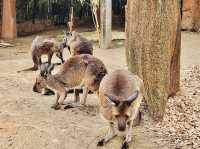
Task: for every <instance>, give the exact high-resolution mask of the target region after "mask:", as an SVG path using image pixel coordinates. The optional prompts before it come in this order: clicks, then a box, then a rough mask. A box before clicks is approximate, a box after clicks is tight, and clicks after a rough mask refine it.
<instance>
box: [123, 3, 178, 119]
mask: <svg viewBox="0 0 200 149" xmlns="http://www.w3.org/2000/svg"><path fill="white" fill-rule="evenodd" d="M179 17H180V3H179V2H178V1H177V0H170V1H169V0H151V1H148V0H145V1H143V0H142V1H141V0H128V4H127V15H126V22H127V24H126V36H127V41H126V55H127V63H128V68H129V70H130V71H132V72H133V73H135V74H137V75H139V76H140V77H141V78H142V79H143V80H144V84H145V89H146V92H147V96H148V97H147V98H148V99H146V101H147V104H148V107H149V111H150V114H151V115H152V117H153V118H154V119H155V120H159V119H161V118H162V117H163V115H164V111H165V105H166V102H167V98H168V96H169V94H170V93H171V89H170V88H171V86H174V88H175V89H173V91H177V89H178V88H179V71H180V70H179V69H180V67H179V65H180V62H179V61H180V41H178V39H180V32H179V33H178V34H177V31H179V27H180V25H178V24H179V23H180V19H179ZM177 35H178V36H179V38H176V37H177ZM176 64H179V65H178V66H175V65H176ZM172 65H173V66H172ZM177 72H178V73H177ZM172 75H174V76H175V78H172V79H171V77H170V76H172ZM177 75H178V77H177ZM174 79H175V80H174ZM172 84H173V85H172ZM174 84H176V85H174Z"/></svg>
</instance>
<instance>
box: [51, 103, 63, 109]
mask: <svg viewBox="0 0 200 149" xmlns="http://www.w3.org/2000/svg"><path fill="white" fill-rule="evenodd" d="M51 108H53V109H55V110H59V109H60V108H61V105H60V104H53V105H52V106H51Z"/></svg>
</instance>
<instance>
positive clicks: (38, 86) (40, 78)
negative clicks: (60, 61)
mask: <svg viewBox="0 0 200 149" xmlns="http://www.w3.org/2000/svg"><path fill="white" fill-rule="evenodd" d="M39 68H40V73H39V74H38V75H37V76H36V80H35V83H34V85H33V91H34V92H38V93H42V92H43V91H44V90H45V88H46V80H47V77H48V75H51V72H52V70H53V69H54V65H53V64H51V65H48V64H47V63H45V64H42V65H41V66H40V67H39ZM43 94H45V93H43Z"/></svg>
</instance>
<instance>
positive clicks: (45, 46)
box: [19, 36, 66, 72]
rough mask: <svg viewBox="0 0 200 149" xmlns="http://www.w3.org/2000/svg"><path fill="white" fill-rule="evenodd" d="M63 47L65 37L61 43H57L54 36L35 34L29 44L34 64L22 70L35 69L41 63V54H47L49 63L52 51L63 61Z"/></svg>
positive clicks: (64, 45)
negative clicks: (47, 36)
mask: <svg viewBox="0 0 200 149" xmlns="http://www.w3.org/2000/svg"><path fill="white" fill-rule="evenodd" d="M65 47H66V41H65V39H63V42H62V43H59V42H57V41H56V40H55V39H54V38H46V37H43V36H37V37H36V38H35V39H34V40H33V42H32V44H31V50H32V60H33V63H34V66H33V67H32V68H28V69H24V70H22V71H30V70H32V71H34V70H37V69H38V67H39V66H40V65H41V64H42V60H41V57H42V55H47V56H48V64H49V65H50V64H51V59H52V56H53V54H54V53H55V54H56V56H57V57H58V58H59V59H60V60H61V62H62V63H64V59H63V49H64V48H65ZM19 72H20V71H19Z"/></svg>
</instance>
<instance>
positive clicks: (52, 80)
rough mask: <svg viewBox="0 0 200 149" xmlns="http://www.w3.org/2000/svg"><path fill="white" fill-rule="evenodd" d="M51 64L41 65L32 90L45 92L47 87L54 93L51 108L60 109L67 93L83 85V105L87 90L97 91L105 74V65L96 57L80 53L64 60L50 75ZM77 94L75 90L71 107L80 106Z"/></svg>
mask: <svg viewBox="0 0 200 149" xmlns="http://www.w3.org/2000/svg"><path fill="white" fill-rule="evenodd" d="M52 70H53V65H50V66H45V65H42V66H41V68H40V74H39V75H38V76H37V78H36V82H35V84H34V87H33V90H34V91H35V92H45V91H44V89H45V88H48V89H51V90H52V91H54V93H55V94H56V103H55V104H54V105H53V106H52V108H55V109H60V108H61V106H62V104H63V101H64V100H65V98H66V97H67V93H68V91H69V90H70V89H73V88H82V87H83V98H82V100H81V103H82V105H85V103H86V98H87V94H88V91H89V90H91V91H93V92H96V91H98V89H99V84H100V82H101V80H102V78H103V77H104V76H105V75H106V74H107V70H106V67H105V65H104V64H103V62H102V61H101V60H99V59H98V58H96V57H94V56H92V55H88V54H81V55H77V56H73V57H71V58H69V59H68V60H66V61H65V63H64V64H63V65H62V66H61V69H60V70H59V72H58V73H56V74H54V75H52V74H51V71H52ZM79 101H80V99H79V94H78V93H77V92H75V103H72V104H70V106H71V107H77V106H80V103H79Z"/></svg>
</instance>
